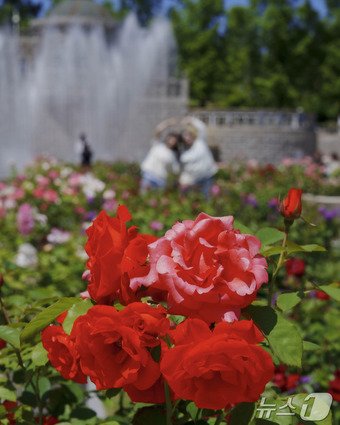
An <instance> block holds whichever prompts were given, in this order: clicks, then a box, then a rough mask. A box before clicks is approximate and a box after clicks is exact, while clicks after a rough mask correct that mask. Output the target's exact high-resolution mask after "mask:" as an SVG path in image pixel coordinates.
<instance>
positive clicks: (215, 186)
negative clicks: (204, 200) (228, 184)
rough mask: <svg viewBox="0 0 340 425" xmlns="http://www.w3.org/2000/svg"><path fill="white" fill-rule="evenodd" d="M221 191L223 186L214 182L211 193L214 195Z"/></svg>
mask: <svg viewBox="0 0 340 425" xmlns="http://www.w3.org/2000/svg"><path fill="white" fill-rule="evenodd" d="M220 193H221V187H220V186H219V185H218V184H214V185H213V186H212V188H211V194H212V195H213V196H218V195H219V194H220Z"/></svg>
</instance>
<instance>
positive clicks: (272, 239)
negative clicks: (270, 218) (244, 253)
mask: <svg viewBox="0 0 340 425" xmlns="http://www.w3.org/2000/svg"><path fill="white" fill-rule="evenodd" d="M255 236H256V237H257V238H259V239H260V241H261V243H262V246H266V245H272V244H273V243H276V242H279V241H282V239H283V238H284V232H281V231H280V230H278V229H275V228H274V227H264V228H262V229H260V230H259V231H258V232H256V234H255Z"/></svg>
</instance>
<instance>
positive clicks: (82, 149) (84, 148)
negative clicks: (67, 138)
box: [76, 133, 93, 168]
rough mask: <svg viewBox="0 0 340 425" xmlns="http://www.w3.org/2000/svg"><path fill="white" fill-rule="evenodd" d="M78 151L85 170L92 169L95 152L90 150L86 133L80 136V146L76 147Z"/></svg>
mask: <svg viewBox="0 0 340 425" xmlns="http://www.w3.org/2000/svg"><path fill="white" fill-rule="evenodd" d="M76 151H77V153H79V155H80V163H81V165H82V167H84V168H90V167H91V162H92V157H93V152H92V150H91V148H90V145H89V143H88V141H87V136H86V134H85V133H81V134H80V135H79V145H78V144H77V146H76Z"/></svg>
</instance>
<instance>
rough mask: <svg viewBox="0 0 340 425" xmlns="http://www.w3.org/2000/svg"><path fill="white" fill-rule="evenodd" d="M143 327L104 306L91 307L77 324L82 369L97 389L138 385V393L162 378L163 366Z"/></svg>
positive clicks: (75, 334)
mask: <svg viewBox="0 0 340 425" xmlns="http://www.w3.org/2000/svg"><path fill="white" fill-rule="evenodd" d="M150 308H151V307H150ZM147 321H148V319H146V322H147ZM140 324H141V326H140V328H138V325H137V326H136V327H137V328H138V329H136V328H132V327H130V325H131V323H129V320H127V323H125V322H124V318H123V317H122V315H121V313H119V312H118V311H117V310H116V309H115V308H114V307H110V306H103V305H97V306H94V307H92V308H90V309H89V310H88V312H87V313H86V314H85V315H83V316H80V317H78V319H77V320H76V321H75V322H74V325H73V328H72V332H71V335H72V337H74V338H75V341H76V345H77V349H78V351H79V354H80V364H81V368H82V370H83V371H84V373H86V374H87V375H88V376H90V378H91V380H92V381H93V382H94V384H95V385H96V387H97V389H109V388H121V387H123V386H126V385H129V384H134V386H135V387H136V388H137V389H138V390H146V389H148V388H150V387H151V386H152V385H153V384H154V383H155V382H156V381H157V379H158V378H159V376H160V370H159V364H158V363H156V362H155V361H154V360H153V358H152V356H151V354H150V351H149V350H148V349H147V347H146V346H145V344H146V339H147V335H145V338H144V337H141V335H144V333H145V334H147V331H146V332H144V331H145V329H146V328H147V326H145V323H144V324H143V323H142V322H140ZM152 337H153V335H152Z"/></svg>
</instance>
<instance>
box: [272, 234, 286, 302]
mask: <svg viewBox="0 0 340 425" xmlns="http://www.w3.org/2000/svg"><path fill="white" fill-rule="evenodd" d="M288 231H289V227H288V226H285V234H284V237H283V240H282V248H283V249H282V251H281V254H280V257H279V261H278V262H277V265H276V268H275V270H274V273H273V276H272V278H271V281H270V283H269V290H268V299H267V305H268V307H271V305H272V300H273V294H274V289H275V282H276V277H277V274H278V272H279V270H280V268H281V267H282V266H283V264H284V262H285V258H286V245H287V240H288Z"/></svg>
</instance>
